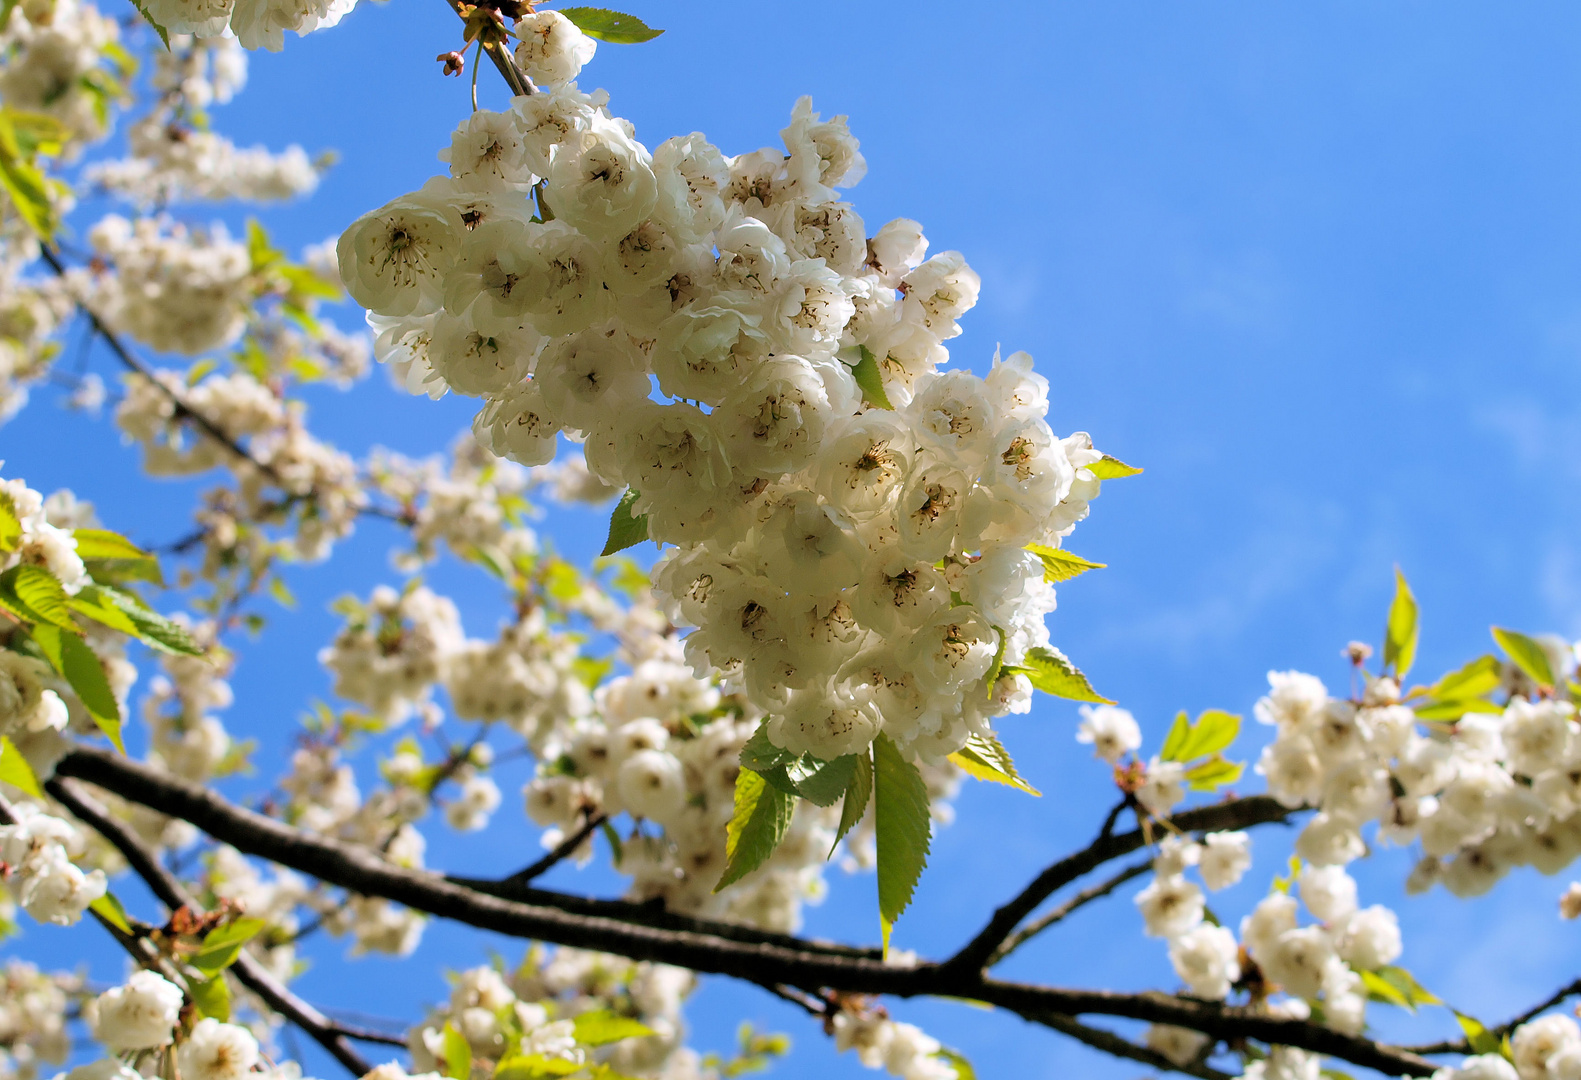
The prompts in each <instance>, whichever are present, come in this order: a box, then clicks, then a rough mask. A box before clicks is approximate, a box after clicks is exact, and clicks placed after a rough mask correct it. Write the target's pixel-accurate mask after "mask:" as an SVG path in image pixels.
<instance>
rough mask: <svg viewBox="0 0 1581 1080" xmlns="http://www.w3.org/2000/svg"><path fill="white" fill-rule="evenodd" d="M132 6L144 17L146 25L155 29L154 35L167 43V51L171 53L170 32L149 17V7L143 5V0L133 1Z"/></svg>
mask: <svg viewBox="0 0 1581 1080" xmlns="http://www.w3.org/2000/svg"><path fill="white" fill-rule="evenodd" d="M132 6H133V7H135V8H136V9H137V13H138V14H139V15H141V16H142V17H143V21H144V22H145V23H147V24H148V25H149V26H152V27H153V28H154V33H156V34H158V35H159V40H160V41H162V42H164V43H165V51H166V52H169V51H170V34H169V32H168V31H167V30H166V29H165V28H164V27H163V26H160V25H159V24H158V23H156V22H155V21H154V20H153V19H152V18H150V17H149V14H148V7H147V6H146V5H145V4H144V3H143V0H132Z"/></svg>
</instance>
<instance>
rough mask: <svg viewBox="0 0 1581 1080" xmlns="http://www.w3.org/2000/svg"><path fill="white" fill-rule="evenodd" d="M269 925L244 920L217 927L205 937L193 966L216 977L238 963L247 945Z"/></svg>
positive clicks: (260, 920) (261, 921)
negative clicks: (243, 948)
mask: <svg viewBox="0 0 1581 1080" xmlns="http://www.w3.org/2000/svg"><path fill="white" fill-rule="evenodd" d="M266 925H267V924H266V923H265V922H264V920H262V919H253V918H244V919H237V920H235V921H234V922H230V923H226V924H225V925H224V926H217V927H215V928H214V929H213V930H210V931H209V932H208V933H207V934H205V935H204V937H203V944H202V945H200V946H199V947H198V951H197V955H195V956H194V957H193V958H192V966H193V967H195V968H197V969H198V970H199V971H201V972H203V973H205V974H207V975H216V974H218V973H219V972H221V971H224V970H225V969H226V968H228V967H230V966H231V965H232V964H234V963H235V962H236V958H237V957H239V956H241V953H242V946H243V945H246V944H247V943H248V942H249V941H251V940H252V939H253V938H254V937H256V936H257V935H258V933H259V931H261V930H263V928H264V927H265V926H266Z"/></svg>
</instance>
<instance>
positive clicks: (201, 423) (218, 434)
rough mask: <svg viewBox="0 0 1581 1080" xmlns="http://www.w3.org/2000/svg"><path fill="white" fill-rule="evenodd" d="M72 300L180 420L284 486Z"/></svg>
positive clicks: (52, 263)
mask: <svg viewBox="0 0 1581 1080" xmlns="http://www.w3.org/2000/svg"><path fill="white" fill-rule="evenodd" d="M39 253H40V255H41V257H42V258H43V260H44V261H45V262H46V263H48V264H49V268H50V269H51V270H53V271H55V274H56V276H57V277H60V278H61V279H62V280H64V279H65V277H66V267H65V266H64V265H63V264H62V263H61V261H60V257H59V256H58V255H56V254H55V253H54V252H53V251H51V250H50V248H49V245H48V244H40V245H39ZM72 301H73V302H74V303H75V304H76V305H77V310H78V311H80V312H82V313H83V314H84V315H86V316H87V317H88V322H89V323H90V324H91V325H92V326H93V329H94V332H95V333H97V334H98V335H99V336H100V337H102V338H103V339H104V341H105V344H107V345H109V346H110V351H111V352H113V353H114V354H115V358H116V359H117V360H119V361H120V362H121V364H122V366H124V367H125V368H127V370H129V371H133V372H136V373H137V374H138V375H141V376H142V377H143V378H145V379H147V380H148V381H149V383H150V384H151V385H153V386H154V387H155V388H156V389H157V390H158V391H159V392H160V393H161V394H163V395H164V396H165V397H166V399H168V400H169V402H170V404H171V405H172V406H173V407H174V408H175V411H176V416H177V417H179V418H181V419H183V420H189V421H191V422H192V424H194V425H195V426H196V427H199V428H201V429H202V430H203V433H204V434H205V435H207V436H208V437H209V438H211V439H213V440H214V441H215V442H217V443H219V444H220V445H221V446H223V447H225V449H227V450H229V451H230V452H231V453H232V454H234V455H236V457H238V458H240V459H241V460H243V461H245V462H247V463H248V464H250V465H251V466H252V467H253V468H255V469H257V470H258V471H259V472H261V473H263V474H264V475H265V476H267V477H268V478H269V480H270V481H271V482H272V483H274V484H275V485H276V486H277V487H280V488H284V487H285V481H284V480H283V479H281V477H280V474H279V473H277V472H276V471H275V469H274V466H272V465H267V464H265V463H264V462H262V461H259V460H258V459H257V458H255V457H253V456H252V455H251V454H249V453H248V452H247V451H246V450H244V449H243V448H242V446H241V444H240V443H238V442H237V441H236V440H235V439H233V438H231V437H230V436H229V435H227V434H226V433H225V432H224V431H223V430H221V429H220V427H219V425H217V424H216V423H214V421H212V420H210V419H209V418H208V417H207V416H204V415H203V414H202V413H200V412H198V411H197V410H196V409H194V408H192V406H190V405H188V404H187V402H186V400H185V399H184V398H183V397H182V396H181V395H180V394H178V393H176V392H175V391H174V390H172V389H170V387H168V386H166V385H165V384H164V383H162V382H160V381H159V380H158V379H157V378H155V377H154V372H153V370H152V369H150V368H149V367H148V365H147V364H144V363H143V362H142V361H141V360H139V359H138V358H137V357H135V356H133V355H132V351H131V350H130V349H128V348H127V347H126V346H125V345H124V344H122V343H121V339H120V337H119V336H117V334H116V333H115V331H114V330H112V329H110V327H109V325H108V324H107V323H106V322H105V321H104V320H103V319H101V318H99V314H98V312H96V311H94V310H93V309H92V308H91V307H89V306H88V305H87V303H86V302H85V301H83V300H81V299H78V298H77V297H72Z"/></svg>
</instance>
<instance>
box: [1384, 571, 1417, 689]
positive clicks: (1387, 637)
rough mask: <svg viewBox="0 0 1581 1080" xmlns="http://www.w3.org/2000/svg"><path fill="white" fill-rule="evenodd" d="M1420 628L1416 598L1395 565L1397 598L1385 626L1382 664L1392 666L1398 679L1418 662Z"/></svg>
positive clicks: (1395, 591) (1395, 596) (1391, 606)
mask: <svg viewBox="0 0 1581 1080" xmlns="http://www.w3.org/2000/svg"><path fill="white" fill-rule="evenodd" d="M1419 633H1420V628H1419V627H1418V626H1417V609H1416V597H1415V596H1414V595H1413V594H1412V593H1411V586H1409V585H1407V584H1406V582H1405V575H1404V574H1403V573H1401V572H1400V568H1399V567H1398V566H1396V567H1395V568H1394V601H1393V602H1392V603H1391V604H1390V605H1389V622H1388V625H1387V626H1386V627H1385V628H1384V635H1383V663H1384V667H1386V668H1391V669H1393V671H1394V675H1395V677H1396V678H1398V679H1404V678H1405V674H1406V672H1408V671H1410V670H1411V665H1412V664H1413V663H1414V662H1415V661H1416V642H1417V637H1418V634H1419Z"/></svg>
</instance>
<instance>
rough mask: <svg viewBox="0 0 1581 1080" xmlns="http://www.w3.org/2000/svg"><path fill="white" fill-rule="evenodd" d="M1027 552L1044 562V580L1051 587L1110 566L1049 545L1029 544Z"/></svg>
mask: <svg viewBox="0 0 1581 1080" xmlns="http://www.w3.org/2000/svg"><path fill="white" fill-rule="evenodd" d="M1026 550H1027V551H1030V552H1031V553H1032V554H1034V555H1036V556H1037V557H1038V558H1040V559H1042V560H1043V580H1044V581H1047V582H1048V583H1049V584H1051V585H1058V584H1059V583H1060V582H1062V581H1069V580H1070V579H1071V578H1073V577H1076V576H1077V575H1079V574H1085V573H1086V572H1087V571H1089V570H1102V569H1104V568H1105V567H1107V566H1108V565H1109V564H1108V563H1101V562H1093V561H1092V560H1091V559H1084V558H1082V557H1081V556H1080V555H1073V554H1071V553H1070V552H1068V551H1066V550H1064V549H1063V548H1057V547H1049V546H1048V545H1047V544H1028V545H1027V546H1026Z"/></svg>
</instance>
